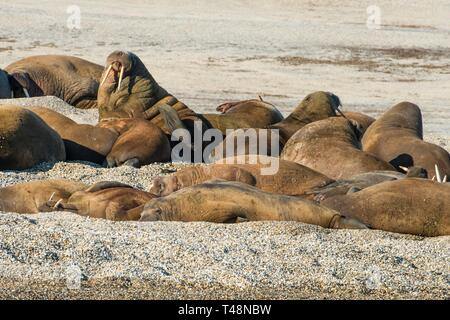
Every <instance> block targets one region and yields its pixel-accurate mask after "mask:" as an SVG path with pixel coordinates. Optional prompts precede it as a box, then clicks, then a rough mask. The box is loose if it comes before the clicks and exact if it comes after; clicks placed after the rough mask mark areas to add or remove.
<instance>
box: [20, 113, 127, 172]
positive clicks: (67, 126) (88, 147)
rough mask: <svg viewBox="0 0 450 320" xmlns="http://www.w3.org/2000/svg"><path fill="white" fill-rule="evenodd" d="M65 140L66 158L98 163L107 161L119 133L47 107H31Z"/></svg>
mask: <svg viewBox="0 0 450 320" xmlns="http://www.w3.org/2000/svg"><path fill="white" fill-rule="evenodd" d="M28 109H29V110H31V111H33V112H34V113H36V114H37V115H38V116H39V117H40V118H41V119H42V120H44V121H45V123H46V124H48V125H49V126H50V127H51V128H52V129H53V130H55V131H56V132H58V134H59V135H60V136H61V138H62V139H63V141H64V146H65V150H66V160H82V161H89V162H94V163H98V164H103V163H104V162H105V159H106V156H107V155H108V154H109V153H110V152H111V149H112V148H113V145H114V143H115V142H116V140H117V138H118V137H119V133H118V132H115V131H114V130H109V129H108V128H102V127H99V126H93V125H89V124H79V123H77V122H75V121H73V120H72V119H70V118H68V117H66V116H64V115H62V114H60V113H58V112H56V111H53V110H51V109H48V108H45V107H30V108H28Z"/></svg>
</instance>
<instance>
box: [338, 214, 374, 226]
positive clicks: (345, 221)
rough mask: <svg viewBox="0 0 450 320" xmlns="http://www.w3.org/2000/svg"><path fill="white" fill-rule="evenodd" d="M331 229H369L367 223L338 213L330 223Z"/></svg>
mask: <svg viewBox="0 0 450 320" xmlns="http://www.w3.org/2000/svg"><path fill="white" fill-rule="evenodd" d="M330 228H331V229H369V227H368V226H367V225H365V224H364V223H362V222H360V221H359V220H356V219H353V218H349V217H344V216H341V215H336V216H335V217H334V218H333V219H332V220H331V223H330Z"/></svg>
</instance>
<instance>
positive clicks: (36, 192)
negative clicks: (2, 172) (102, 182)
mask: <svg viewBox="0 0 450 320" xmlns="http://www.w3.org/2000/svg"><path fill="white" fill-rule="evenodd" d="M87 187H88V186H87V185H85V184H84V183H81V182H77V181H70V180H42V181H32V182H27V183H20V184H15V185H12V186H8V187H4V188H0V211H3V212H15V213H39V212H50V211H55V209H54V208H53V206H49V202H51V201H53V200H55V199H63V200H67V199H69V197H70V196H71V195H72V194H73V193H74V192H77V191H80V190H84V189H86V188H87Z"/></svg>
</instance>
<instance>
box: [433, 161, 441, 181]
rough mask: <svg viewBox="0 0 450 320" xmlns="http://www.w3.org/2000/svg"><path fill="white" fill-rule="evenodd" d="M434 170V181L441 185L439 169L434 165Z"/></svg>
mask: <svg viewBox="0 0 450 320" xmlns="http://www.w3.org/2000/svg"><path fill="white" fill-rule="evenodd" d="M434 170H435V171H436V180H437V182H439V183H442V179H441V172H440V171H439V167H438V165H437V164H435V165H434Z"/></svg>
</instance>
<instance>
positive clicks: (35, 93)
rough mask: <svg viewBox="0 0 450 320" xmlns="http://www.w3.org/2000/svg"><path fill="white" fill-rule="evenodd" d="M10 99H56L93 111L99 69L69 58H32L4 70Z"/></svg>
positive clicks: (53, 56)
mask: <svg viewBox="0 0 450 320" xmlns="http://www.w3.org/2000/svg"><path fill="white" fill-rule="evenodd" d="M5 71H7V72H8V74H9V81H10V86H11V88H12V91H13V93H14V95H13V97H15V98H21V97H39V96H56V97H58V98H60V99H62V100H64V101H65V102H67V103H68V104H70V105H72V106H75V107H77V108H83V109H86V108H95V107H96V106H97V91H98V85H99V80H100V77H101V74H102V71H103V67H102V66H100V65H98V64H95V63H92V62H89V61H86V60H83V59H80V58H77V57H70V56H57V55H46V56H33V57H28V58H25V59H22V60H19V61H17V62H14V63H12V64H10V65H9V66H7V67H6V68H5Z"/></svg>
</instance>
